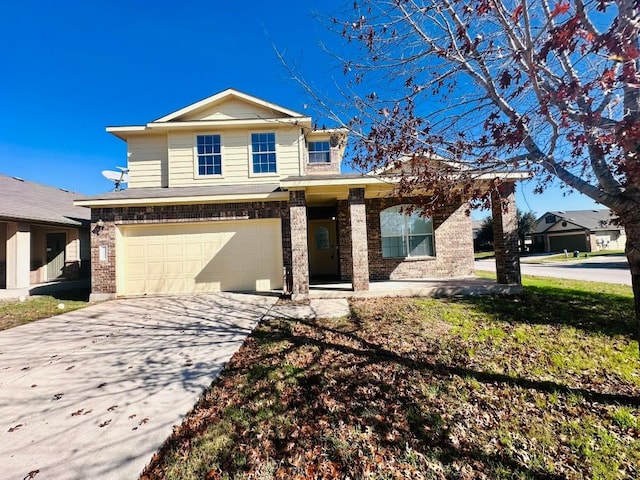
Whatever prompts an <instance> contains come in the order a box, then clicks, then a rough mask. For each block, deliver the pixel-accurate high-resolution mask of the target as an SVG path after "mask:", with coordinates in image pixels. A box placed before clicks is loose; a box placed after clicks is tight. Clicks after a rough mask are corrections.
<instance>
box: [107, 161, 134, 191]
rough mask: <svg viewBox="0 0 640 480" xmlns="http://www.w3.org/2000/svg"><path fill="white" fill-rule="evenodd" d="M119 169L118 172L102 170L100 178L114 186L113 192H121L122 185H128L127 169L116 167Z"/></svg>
mask: <svg viewBox="0 0 640 480" xmlns="http://www.w3.org/2000/svg"><path fill="white" fill-rule="evenodd" d="M116 168H118V169H120V171H119V172H116V171H115V170H103V171H102V176H103V177H104V178H106V179H107V180H109V181H111V182H113V183H114V184H115V188H114V191H118V190H122V184H123V183H129V169H128V168H124V167H116Z"/></svg>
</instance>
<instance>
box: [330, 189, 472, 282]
mask: <svg viewBox="0 0 640 480" xmlns="http://www.w3.org/2000/svg"><path fill="white" fill-rule="evenodd" d="M406 203H408V201H407V200H401V199H399V198H379V199H367V200H365V206H366V212H367V249H368V258H369V278H370V279H371V280H400V279H410V278H451V277H464V276H469V275H473V272H474V263H473V262H474V258H473V237H472V234H471V218H470V217H469V216H467V214H466V212H465V210H466V204H460V205H458V206H453V207H451V208H450V209H449V210H448V211H441V212H438V213H437V214H436V215H434V217H433V224H434V248H435V253H436V255H435V257H433V258H383V257H382V240H381V234H380V212H382V210H384V209H386V208H389V207H392V206H396V205H401V204H406ZM348 218H349V210H348V203H347V202H346V201H341V202H338V233H339V235H338V238H339V245H340V265H341V268H340V274H341V275H340V276H341V279H342V280H343V281H351V270H352V267H351V258H350V254H351V238H350V234H349V224H348V223H347V222H348Z"/></svg>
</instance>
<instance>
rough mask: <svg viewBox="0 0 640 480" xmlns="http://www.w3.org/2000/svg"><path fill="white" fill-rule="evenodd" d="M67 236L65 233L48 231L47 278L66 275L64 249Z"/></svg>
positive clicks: (52, 278) (54, 278)
mask: <svg viewBox="0 0 640 480" xmlns="http://www.w3.org/2000/svg"><path fill="white" fill-rule="evenodd" d="M66 243H67V237H66V235H65V234H64V233H47V280H56V279H58V278H62V277H63V276H64V261H65V256H64V249H65V246H66Z"/></svg>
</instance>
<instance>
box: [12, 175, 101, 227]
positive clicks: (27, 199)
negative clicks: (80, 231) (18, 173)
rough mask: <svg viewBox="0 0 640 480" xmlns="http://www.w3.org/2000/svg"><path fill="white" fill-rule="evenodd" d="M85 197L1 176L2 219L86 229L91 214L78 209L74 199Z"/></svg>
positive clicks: (85, 210)
mask: <svg viewBox="0 0 640 480" xmlns="http://www.w3.org/2000/svg"><path fill="white" fill-rule="evenodd" d="M80 197H82V198H84V195H78V194H77V193H73V192H69V191H67V190H63V189H60V188H56V187H50V186H48V185H42V184H40V183H35V182H30V181H28V180H23V179H21V178H18V177H10V176H8V175H2V174H0V220H11V221H30V222H42V223H53V224H56V225H71V226H76V227H77V226H82V225H85V224H88V223H89V221H90V219H91V211H90V210H89V209H87V208H83V207H76V206H74V205H73V200H74V199H77V198H80Z"/></svg>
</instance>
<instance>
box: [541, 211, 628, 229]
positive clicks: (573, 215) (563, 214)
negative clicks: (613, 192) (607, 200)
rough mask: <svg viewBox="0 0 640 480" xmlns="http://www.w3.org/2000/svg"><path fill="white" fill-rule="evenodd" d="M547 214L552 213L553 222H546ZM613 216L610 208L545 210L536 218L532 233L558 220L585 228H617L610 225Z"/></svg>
mask: <svg viewBox="0 0 640 480" xmlns="http://www.w3.org/2000/svg"><path fill="white" fill-rule="evenodd" d="M549 215H554V216H555V217H556V221H555V222H553V223H547V222H546V218H547V216H549ZM614 218H615V217H614V216H613V215H612V214H611V210H609V209H603V210H566V211H563V210H554V211H549V212H546V213H545V214H544V215H542V216H541V217H540V218H539V219H538V224H537V226H536V230H535V231H534V232H533V233H543V232H545V231H546V230H548V229H549V228H551V227H553V226H554V225H556V224H557V223H558V222H562V221H565V222H569V223H573V224H574V225H577V226H578V227H582V228H584V229H585V230H590V231H596V230H616V229H619V228H620V227H618V226H617V225H612V223H611V221H612V220H613V219H614Z"/></svg>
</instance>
